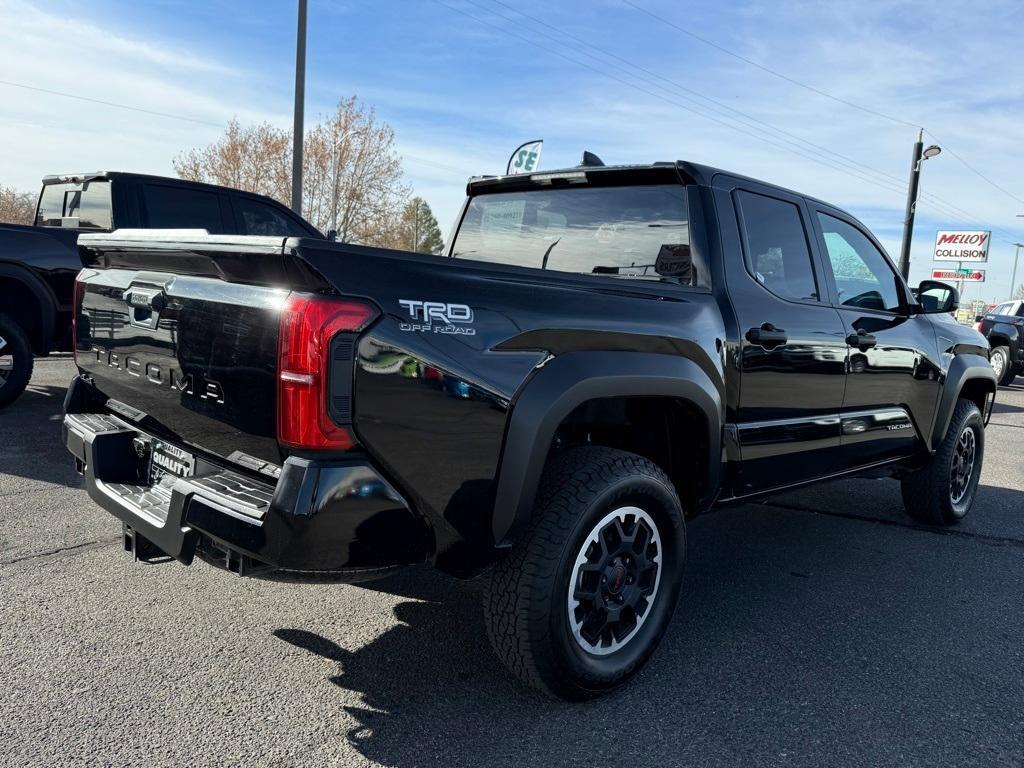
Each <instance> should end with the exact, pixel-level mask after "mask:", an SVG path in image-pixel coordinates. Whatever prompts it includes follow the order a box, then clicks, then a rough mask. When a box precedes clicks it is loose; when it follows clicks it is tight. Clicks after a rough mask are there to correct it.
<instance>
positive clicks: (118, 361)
mask: <svg viewBox="0 0 1024 768" xmlns="http://www.w3.org/2000/svg"><path fill="white" fill-rule="evenodd" d="M255 240H259V241H268V242H259V243H257V242H252V241H255ZM247 241H249V242H246V243H245V252H244V253H240V252H237V251H233V250H232V247H231V245H230V244H229V243H222V244H219V246H218V247H214V246H211V245H210V244H209V243H206V244H204V245H203V246H202V247H203V250H196V251H193V252H182V251H181V250H179V251H178V252H176V253H168V252H164V253H161V252H160V251H159V250H153V249H144V248H139V249H138V250H132V249H130V248H126V247H123V246H122V247H119V248H117V249H96V248H91V247H90V246H89V245H85V246H83V255H84V256H86V261H87V264H88V266H87V267H86V268H85V269H84V270H83V271H82V273H81V274H80V276H79V279H78V286H79V287H78V293H77V301H78V306H79V311H78V313H77V316H76V320H77V342H76V357H77V362H78V366H79V368H80V369H81V370H82V372H83V374H84V375H86V376H88V377H90V378H91V379H92V380H93V382H94V383H95V384H96V386H97V388H98V389H99V390H100V391H101V392H102V393H103V394H105V395H106V396H108V397H109V398H111V401H110V402H108V408H109V409H110V410H112V411H114V412H116V413H118V414H119V415H121V416H127V417H129V418H131V419H132V420H134V421H139V420H141V419H145V420H146V422H147V424H148V426H149V427H150V428H151V429H153V430H154V431H155V432H157V433H158V434H159V433H162V434H164V436H165V437H167V438H168V439H169V440H172V441H173V442H177V443H178V444H180V445H191V446H194V447H197V448H201V449H203V450H205V451H208V452H210V453H213V454H217V455H219V456H222V457H224V458H230V459H232V460H234V461H238V462H240V463H248V464H249V466H250V467H251V466H253V465H254V464H256V462H254V461H253V458H254V457H255V458H256V459H259V460H262V461H263V462H271V463H273V464H280V459H281V456H280V452H279V449H278V445H277V441H276V436H275V424H276V422H275V412H276V386H275V384H276V369H277V351H278V333H279V331H278V323H279V313H280V309H281V306H282V305H283V303H284V301H285V298H286V297H287V295H288V292H289V290H290V288H291V287H292V286H291V283H292V282H295V281H294V280H292V279H290V278H289V277H288V274H287V272H288V270H287V269H286V268H285V259H284V256H283V254H282V247H281V246H282V240H281V239H280V238H247ZM178 248H179V249H180V248H181V245H180V243H179V244H178ZM256 466H258V464H256Z"/></svg>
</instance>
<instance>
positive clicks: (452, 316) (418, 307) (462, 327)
mask: <svg viewBox="0 0 1024 768" xmlns="http://www.w3.org/2000/svg"><path fill="white" fill-rule="evenodd" d="M398 303H399V304H401V305H402V308H403V309H404V310H405V311H406V313H407V314H408V315H409V320H406V321H403V322H402V323H400V324H399V328H400V329H401V330H403V331H419V332H421V333H444V334H451V335H462V336H475V335H476V329H475V328H470V327H468V326H470V325H472V324H473V308H472V307H470V306H469V305H468V304H452V303H449V302H444V301H419V300H416V299H399V300H398Z"/></svg>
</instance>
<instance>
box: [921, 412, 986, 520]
mask: <svg viewBox="0 0 1024 768" xmlns="http://www.w3.org/2000/svg"><path fill="white" fill-rule="evenodd" d="M968 432H970V434H969V435H968V434H967V433H968ZM968 448H969V449H970V454H971V455H970V466H969V467H965V466H964V462H965V456H964V453H965V452H966V451H967V450H968ZM984 456H985V425H984V421H983V420H982V417H981V411H980V410H978V406H977V404H975V403H973V402H972V401H970V400H958V401H957V404H956V408H955V409H954V411H953V417H952V419H950V422H949V429H947V430H946V436H945V437H944V438H943V439H942V444H941V445H940V446H939V449H938V450H937V451H936V452H935V453H934V454H933V455H932V456H931V458H930V459H929V460H928V463H927V464H925V466H924V467H922V468H921V469H919V470H917V471H916V472H914V473H912V474H910V475H907V476H906V477H904V478H903V481H902V488H901V490H902V492H903V506H904V507H906V509H907V512H908V513H909V514H910V516H911V517H912V518H914V519H915V520H917V521H918V522H920V523H925V524H927V525H956V524H957V523H959V522H960V521H961V520H963V519H964V517H966V516H967V513H968V512H969V511H970V509H971V505H972V504H973V503H974V497H975V495H976V493H977V490H978V479H979V478H980V477H981V465H982V460H983V459H984Z"/></svg>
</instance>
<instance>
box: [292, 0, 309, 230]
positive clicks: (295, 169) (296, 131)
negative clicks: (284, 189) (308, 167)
mask: <svg viewBox="0 0 1024 768" xmlns="http://www.w3.org/2000/svg"><path fill="white" fill-rule="evenodd" d="M305 111H306V0H299V28H298V31H297V32H296V35H295V123H294V125H293V127H292V210H293V211H295V213H297V214H298V215H299V216H301V215H302V145H303V143H304V142H305V138H306V132H305V128H304V126H303V117H304V114H305Z"/></svg>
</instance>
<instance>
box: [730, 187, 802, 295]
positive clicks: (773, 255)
mask: <svg viewBox="0 0 1024 768" xmlns="http://www.w3.org/2000/svg"><path fill="white" fill-rule="evenodd" d="M737 197H738V198H739V204H740V213H741V215H742V217H743V230H744V234H745V236H746V241H747V268H748V269H749V271H750V274H752V275H753V276H754V279H755V280H757V282H759V283H760V284H761V285H763V286H764V287H765V288H767V289H768V290H769V291H771V292H772V293H774V294H775V295H776V296H780V297H782V298H784V299H795V300H797V301H817V300H818V299H819V294H818V283H817V280H816V279H815V275H814V263H813V262H812V260H811V249H810V246H809V245H808V243H807V231H806V229H805V228H804V223H803V217H802V216H801V215H800V209H799V208H798V207H797V206H796V205H794V204H793V203H790V202H787V201H786V200H779V199H778V198H775V197H768V196H767V195H759V194H756V193H754V192H744V191H740V192H738V193H737Z"/></svg>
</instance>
